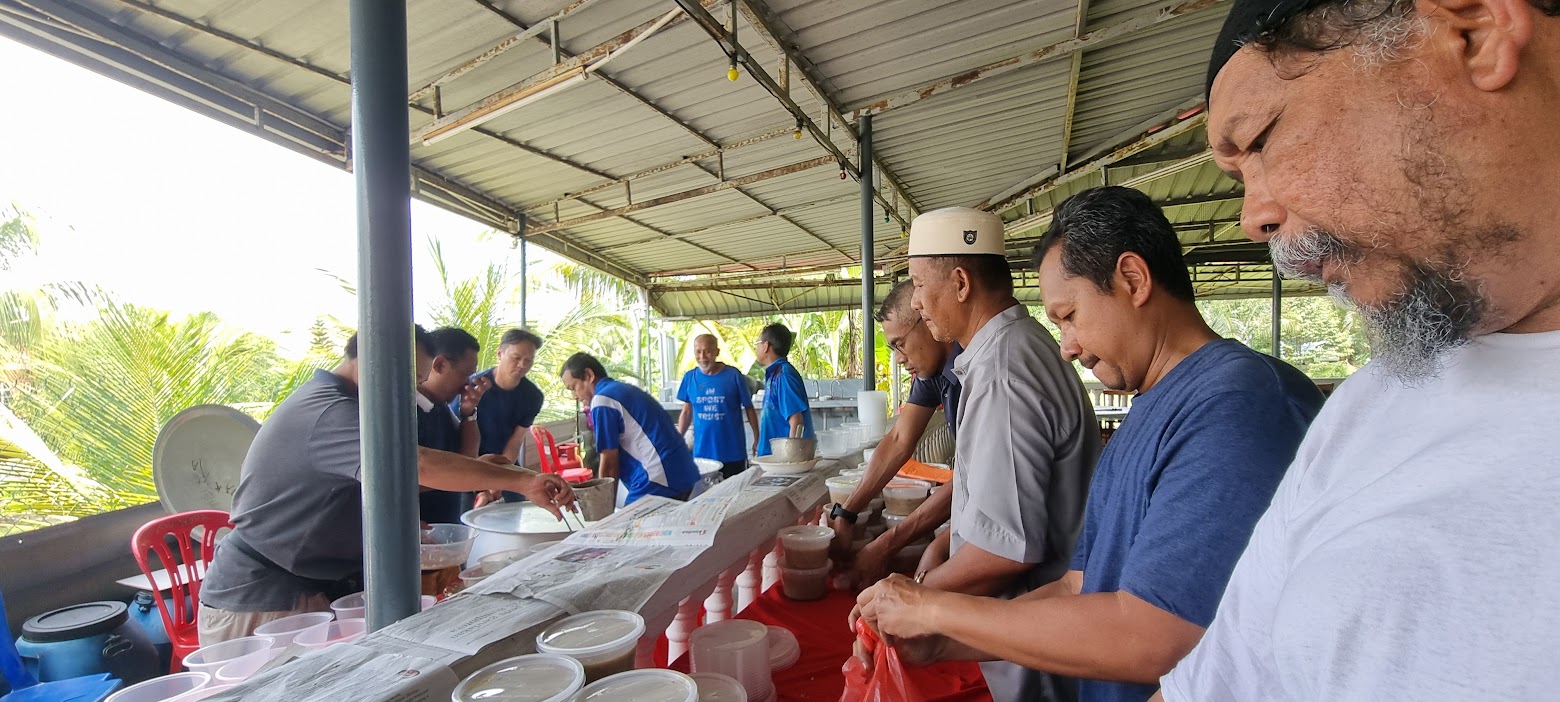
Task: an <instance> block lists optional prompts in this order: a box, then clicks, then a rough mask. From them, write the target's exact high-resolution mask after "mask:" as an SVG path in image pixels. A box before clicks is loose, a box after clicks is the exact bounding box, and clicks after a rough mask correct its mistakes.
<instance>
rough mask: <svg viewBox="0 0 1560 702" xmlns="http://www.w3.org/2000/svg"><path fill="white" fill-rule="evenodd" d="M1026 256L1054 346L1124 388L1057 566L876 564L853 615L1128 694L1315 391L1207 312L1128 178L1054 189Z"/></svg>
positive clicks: (1135, 700) (1169, 660) (1148, 690)
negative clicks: (1073, 542)
mask: <svg viewBox="0 0 1560 702" xmlns="http://www.w3.org/2000/svg"><path fill="white" fill-rule="evenodd" d="M1035 259H1036V266H1037V267H1038V268H1039V273H1040V288H1041V296H1042V298H1043V299H1044V300H1045V305H1046V314H1047V315H1048V316H1049V317H1050V318H1051V320H1052V321H1054V322H1055V323H1056V324H1057V326H1058V327H1060V329H1061V332H1062V352H1063V354H1064V355H1065V356H1066V357H1067V358H1069V359H1077V360H1078V361H1080V362H1081V363H1082V364H1083V366H1084V367H1086V368H1089V369H1091V370H1093V371H1094V375H1095V377H1096V378H1098V379H1099V381H1100V382H1101V383H1102V384H1104V385H1105V386H1106V387H1108V388H1112V389H1117V390H1131V391H1135V392H1137V393H1138V394H1137V397H1136V399H1135V400H1134V401H1133V404H1132V411H1131V413H1130V414H1128V415H1127V418H1126V420H1124V421H1123V422H1122V424H1121V428H1120V429H1118V430H1117V431H1116V433H1115V435H1114V436H1113V437H1112V438H1111V440H1110V443H1109V444H1107V446H1106V448H1105V451H1104V452H1103V453H1102V454H1101V455H1100V459H1099V463H1098V466H1097V468H1096V469H1095V471H1094V478H1093V483H1092V484H1091V486H1090V490H1089V499H1088V504H1087V508H1086V512H1085V515H1086V516H1085V522H1084V528H1083V534H1082V536H1081V537H1080V538H1079V541H1078V546H1077V549H1076V550H1075V552H1074V556H1073V559H1072V565H1071V570H1070V571H1069V572H1068V573H1067V575H1066V576H1064V577H1063V578H1062V579H1061V580H1058V581H1057V582H1055V583H1052V584H1050V585H1047V586H1045V587H1042V588H1040V589H1038V590H1036V591H1034V592H1031V593H1029V594H1027V595H1024V596H1022V597H1020V598H1018V599H1015V600H1010V601H1002V600H995V599H987V598H978V597H970V596H966V595H958V594H951V593H943V592H936V591H932V590H928V589H926V588H922V587H920V586H917V585H915V584H913V583H912V582H910V581H908V580H905V579H903V578H890V579H889V580H886V581H884V582H882V583H880V584H879V585H877V586H874V587H873V588H872V589H870V590H868V591H867V592H865V593H863V594H862V598H861V603H862V606H861V614H862V616H865V617H866V618H867V619H868V621H869V622H874V623H875V626H877V628H878V630H879V631H882V632H883V633H885V634H887V635H891V636H897V637H904V638H916V641H915V642H914V643H913V644H911V645H910V646H909V647H907V648H906V653H907V654H908V655H910V656H911V657H912V658H915V659H917V660H929V659H938V658H975V659H986V660H989V659H1003V660H1008V661H1012V662H1014V663H1018V664H1020V665H1023V666H1026V667H1029V668H1034V669H1038V670H1044V671H1047V672H1052V673H1057V674H1062V675H1068V676H1072V677H1077V678H1080V681H1079V699H1080V700H1083V701H1084V702H1143V701H1145V700H1147V699H1149V698H1150V697H1151V696H1153V694H1154V692H1155V691H1156V690H1157V688H1158V680H1159V678H1160V676H1162V675H1164V674H1165V673H1166V672H1168V671H1169V670H1170V668H1172V667H1173V666H1174V665H1175V664H1176V662H1177V661H1179V660H1180V659H1181V658H1182V657H1183V656H1185V655H1186V653H1187V652H1188V651H1190V650H1191V649H1192V647H1193V646H1195V645H1196V644H1197V641H1198V640H1199V639H1200V638H1201V637H1202V634H1203V631H1204V630H1205V629H1206V628H1207V627H1208V624H1209V623H1210V622H1212V620H1213V614H1214V610H1215V609H1216V608H1217V606H1218V603H1219V599H1220V597H1221V596H1222V595H1223V593H1224V587H1225V585H1226V584H1228V582H1229V578H1230V573H1231V571H1232V570H1233V569H1234V567H1235V561H1236V560H1237V559H1238V558H1239V557H1240V554H1241V551H1242V550H1244V549H1245V546H1246V542H1247V541H1248V540H1249V539H1250V537H1251V532H1252V529H1253V528H1254V527H1255V526H1256V522H1257V519H1258V517H1260V516H1261V515H1262V512H1263V511H1264V510H1265V509H1266V508H1267V506H1268V503H1269V502H1270V501H1271V500H1272V497H1273V492H1274V490H1276V489H1277V487H1278V484H1279V480H1280V479H1281V478H1283V475H1284V471H1285V469H1286V468H1287V467H1288V465H1289V462H1290V460H1291V459H1293V458H1294V454H1295V450H1296V448H1297V447H1298V446H1299V444H1300V439H1301V438H1302V436H1303V435H1304V434H1305V431H1306V428H1307V427H1308V426H1309V425H1310V423H1311V420H1312V419H1313V418H1314V417H1315V416H1316V413H1317V411H1319V410H1320V409H1321V405H1322V394H1321V392H1320V391H1319V390H1317V388H1316V385H1315V384H1314V383H1313V382H1312V381H1311V380H1310V379H1308V378H1306V377H1305V375H1304V374H1302V373H1300V372H1299V371H1297V370H1295V369H1294V368H1293V367H1291V366H1289V365H1287V364H1285V363H1283V362H1282V361H1279V360H1276V359H1274V358H1270V357H1268V356H1265V355H1262V354H1259V353H1257V352H1255V351H1252V350H1251V349H1248V348H1246V347H1245V346H1242V345H1241V344H1240V343H1239V342H1236V341H1231V340H1228V339H1221V338H1219V336H1218V335H1217V334H1215V333H1214V332H1213V330H1212V329H1210V328H1209V327H1208V325H1207V323H1206V322H1204V321H1203V318H1202V315H1201V313H1199V312H1198V310H1197V306H1196V303H1195V302H1194V300H1193V293H1192V284H1191V278H1190V276H1189V275H1188V274H1187V270H1186V264H1185V261H1184V260H1183V258H1182V256H1181V248H1180V242H1179V240H1178V239H1177V238H1176V235H1175V231H1174V229H1172V228H1171V226H1170V223H1169V222H1168V221H1167V220H1166V219H1165V217H1164V215H1163V213H1161V212H1160V211H1159V208H1158V207H1157V206H1155V205H1154V203H1153V201H1151V200H1150V199H1149V198H1148V196H1146V195H1144V194H1142V193H1140V192H1138V191H1136V190H1131V189H1128V188H1121V187H1106V188H1095V189H1092V190H1086V191H1084V192H1082V193H1079V194H1078V195H1075V196H1074V197H1072V198H1069V199H1068V200H1067V201H1065V202H1063V203H1062V205H1061V206H1060V207H1059V208H1057V210H1056V213H1055V215H1054V217H1053V219H1052V224H1051V228H1050V230H1049V231H1047V232H1046V235H1045V237H1044V238H1043V239H1042V240H1041V242H1040V245H1039V246H1038V247H1037V248H1036V249H1035ZM1014 622H1023V623H1024V624H1023V626H1014V625H1013V623H1014ZM917 637H920V638H917Z"/></svg>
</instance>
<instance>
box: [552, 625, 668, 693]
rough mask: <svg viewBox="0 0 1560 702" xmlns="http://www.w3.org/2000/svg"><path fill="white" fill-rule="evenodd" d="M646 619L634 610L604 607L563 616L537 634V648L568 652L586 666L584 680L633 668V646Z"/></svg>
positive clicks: (568, 654)
mask: <svg viewBox="0 0 1560 702" xmlns="http://www.w3.org/2000/svg"><path fill="white" fill-rule="evenodd" d="M644 633H645V620H644V618H643V617H641V616H639V615H638V614H635V613H633V612H625V611H622V610H616V609H604V610H601V611H598V612H585V613H582V614H576V615H574V616H572V617H564V618H563V619H560V620H558V621H556V622H553V624H552V626H549V627H547V628H546V629H543V630H542V633H540V634H537V635H536V650H538V651H541V652H542V653H557V654H561V655H565V656H569V657H570V658H573V659H574V660H577V661H579V662H580V665H583V666H585V682H586V683H587V684H589V683H593V682H595V681H597V680H601V679H603V678H606V677H607V676H609V675H614V674H616V673H621V672H623V671H626V670H633V668H634V649H635V647H636V646H637V645H638V644H639V637H640V636H641V635H643V634H644Z"/></svg>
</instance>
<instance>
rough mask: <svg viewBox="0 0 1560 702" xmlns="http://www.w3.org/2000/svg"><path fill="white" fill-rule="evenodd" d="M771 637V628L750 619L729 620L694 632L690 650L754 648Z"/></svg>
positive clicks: (689, 645) (706, 625) (689, 646)
mask: <svg viewBox="0 0 1560 702" xmlns="http://www.w3.org/2000/svg"><path fill="white" fill-rule="evenodd" d="M768 636H769V627H766V626H764V625H763V623H761V622H755V621H752V620H750V619H727V620H725V621H719V622H714V623H712V624H705V625H704V626H701V627H699V628H697V629H694V630H693V634H692V635H691V636H690V637H689V638H688V648H689V650H693V651H713V650H727V651H730V650H737V649H744V648H747V647H749V646H753V645H755V644H757V643H759V642H760V641H763V640H764V639H765V638H767V637H768Z"/></svg>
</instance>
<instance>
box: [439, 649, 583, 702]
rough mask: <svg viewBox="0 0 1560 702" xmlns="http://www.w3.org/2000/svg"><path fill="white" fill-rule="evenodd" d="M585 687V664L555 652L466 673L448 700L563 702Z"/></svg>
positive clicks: (534, 654)
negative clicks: (469, 673)
mask: <svg viewBox="0 0 1560 702" xmlns="http://www.w3.org/2000/svg"><path fill="white" fill-rule="evenodd" d="M583 687H585V666H583V665H580V662H579V661H577V660H574V659H573V658H570V657H568V656H564V655H559V654H556V653H533V654H530V655H526V656H518V657H515V658H508V659H505V660H501V661H499V662H497V663H494V664H493V665H490V666H488V667H486V668H483V669H481V670H478V671H477V672H475V673H472V674H471V675H469V676H467V677H466V679H465V680H462V681H461V682H460V685H459V686H457V687H456V688H455V691H454V692H453V693H451V694H450V700H451V702H479V701H480V700H494V701H499V700H503V701H505V702H566V701H567V700H572V699H574V695H575V694H576V693H578V692H579V691H580V689H581V688H583Z"/></svg>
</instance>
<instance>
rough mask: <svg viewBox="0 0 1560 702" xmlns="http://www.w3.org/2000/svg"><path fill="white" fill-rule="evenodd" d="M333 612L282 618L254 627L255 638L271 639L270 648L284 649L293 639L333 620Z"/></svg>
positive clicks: (308, 613) (307, 613)
mask: <svg viewBox="0 0 1560 702" xmlns="http://www.w3.org/2000/svg"><path fill="white" fill-rule="evenodd" d="M335 618H336V615H335V613H334V612H304V613H303V614H294V615H292V616H288V617H282V618H281V619H277V620H274V621H269V622H266V623H264V624H261V625H260V626H257V627H255V636H269V637H271V648H286V647H287V644H290V643H292V640H293V637H294V636H297V635H298V634H301V633H303V631H304V630H305V629H310V628H313V627H316V626H319V625H321V624H324V623H326V622H328V621H330V620H332V619H335Z"/></svg>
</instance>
